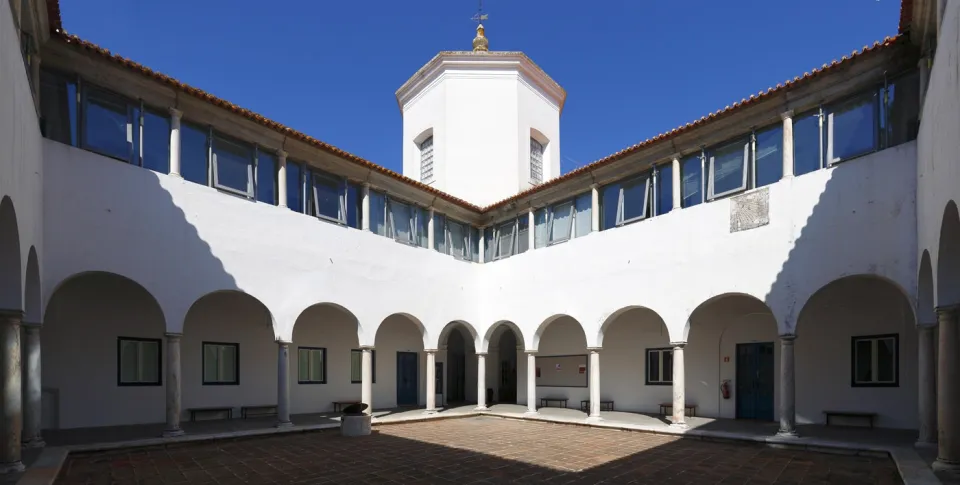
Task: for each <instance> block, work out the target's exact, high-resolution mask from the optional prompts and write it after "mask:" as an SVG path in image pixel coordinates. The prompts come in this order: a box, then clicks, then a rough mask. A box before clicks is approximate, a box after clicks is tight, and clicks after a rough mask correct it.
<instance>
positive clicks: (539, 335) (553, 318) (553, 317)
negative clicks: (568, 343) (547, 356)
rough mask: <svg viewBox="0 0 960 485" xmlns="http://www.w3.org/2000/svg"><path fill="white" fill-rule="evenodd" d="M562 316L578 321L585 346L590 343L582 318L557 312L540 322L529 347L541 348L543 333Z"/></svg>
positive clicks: (532, 348)
mask: <svg viewBox="0 0 960 485" xmlns="http://www.w3.org/2000/svg"><path fill="white" fill-rule="evenodd" d="M562 318H569V319H571V320H573V321H574V322H577V326H578V327H579V328H580V332H581V333H582V334H583V340H584V347H586V345H587V344H588V342H587V330H586V329H585V328H584V327H583V323H581V322H580V320H578V319H576V318H574V317H572V316H570V315H567V314H564V313H557V314H554V315H551V316H549V317H547V318H546V319H544V320H543V321H542V322H540V325H539V326H538V327H537V330H536V331H535V332H534V333H533V342H532V343H531V345H530V346H529V348H530V349H531V350H539V348H540V339H541V338H542V337H543V334H544V333H545V332H546V331H547V328H548V327H550V325H551V324H552V323H554V322H556V321H557V320H560V319H562ZM525 347H526V346H525Z"/></svg>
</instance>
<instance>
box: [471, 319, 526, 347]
mask: <svg viewBox="0 0 960 485" xmlns="http://www.w3.org/2000/svg"><path fill="white" fill-rule="evenodd" d="M503 327H506V328H507V329H509V330H512V331H513V333H514V335H515V336H516V337H517V344H519V345H520V346H522V347H524V348H526V340H525V339H524V336H523V331H522V330H520V327H519V326H517V324H516V323H513V322H511V321H510V320H500V321H498V322H495V323H494V324H493V325H490V327H488V328H487V331H486V332H484V334H483V339H481V341H480V347H479V349H480V352H487V351H488V350H489V348H490V341H491V340H492V339H493V337H494V336H495V335H496V332H497V331H498V330H499V329H500V328H503Z"/></svg>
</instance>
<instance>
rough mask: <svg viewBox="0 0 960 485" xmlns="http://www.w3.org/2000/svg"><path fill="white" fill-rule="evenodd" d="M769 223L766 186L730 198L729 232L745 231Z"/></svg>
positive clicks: (768, 200) (768, 203) (768, 194)
mask: <svg viewBox="0 0 960 485" xmlns="http://www.w3.org/2000/svg"><path fill="white" fill-rule="evenodd" d="M769 223H770V192H769V191H768V190H767V188H766V187H764V188H762V189H760V190H757V191H754V192H750V193H749V194H743V195H738V196H736V197H731V198H730V232H739V231H746V230H747V229H754V228H757V227H760V226H765V225H767V224H769Z"/></svg>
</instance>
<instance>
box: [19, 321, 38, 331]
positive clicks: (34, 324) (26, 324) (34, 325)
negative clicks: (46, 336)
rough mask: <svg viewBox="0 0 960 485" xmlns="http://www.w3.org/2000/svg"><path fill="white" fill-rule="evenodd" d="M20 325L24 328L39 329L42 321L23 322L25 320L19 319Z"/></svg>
mask: <svg viewBox="0 0 960 485" xmlns="http://www.w3.org/2000/svg"><path fill="white" fill-rule="evenodd" d="M20 325H23V327H24V328H36V329H37V330H39V329H40V327H42V326H43V323H41V322H25V321H23V320H21V321H20Z"/></svg>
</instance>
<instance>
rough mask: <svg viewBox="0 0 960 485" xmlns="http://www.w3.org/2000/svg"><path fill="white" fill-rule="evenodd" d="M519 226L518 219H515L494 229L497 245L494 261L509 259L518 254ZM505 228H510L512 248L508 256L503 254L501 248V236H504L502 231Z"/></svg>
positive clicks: (494, 238)
mask: <svg viewBox="0 0 960 485" xmlns="http://www.w3.org/2000/svg"><path fill="white" fill-rule="evenodd" d="M517 226H518V224H517V218H513V219H512V220H508V221H505V222H502V223H500V224H497V225H496V226H495V227H494V228H493V242H494V244H495V245H496V249H494V251H493V261H499V260H501V259H507V258H509V257H510V256H514V255H516V254H518V253H517V233H518V232H519V229H520V228H519V227H517ZM505 227H509V229H510V248H509V250H508V251H509V252H508V253H507V254H503V248H502V247H501V244H500V235H501V234H502V230H503V228H505Z"/></svg>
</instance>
